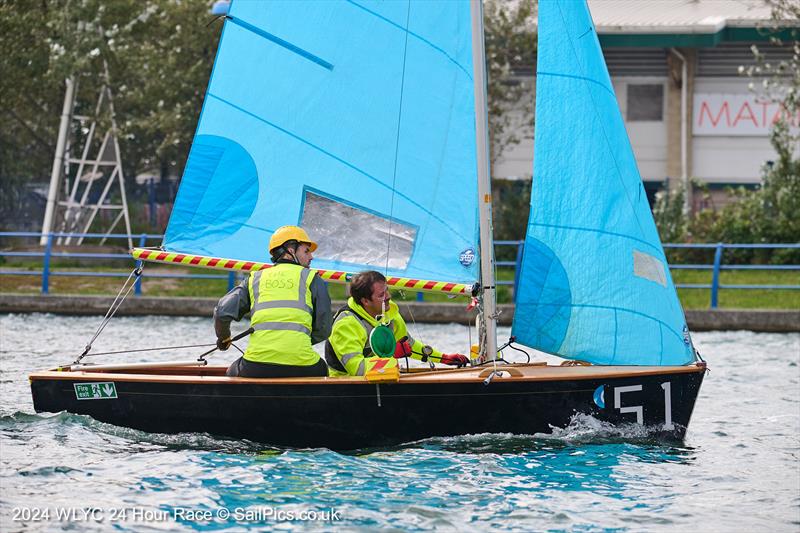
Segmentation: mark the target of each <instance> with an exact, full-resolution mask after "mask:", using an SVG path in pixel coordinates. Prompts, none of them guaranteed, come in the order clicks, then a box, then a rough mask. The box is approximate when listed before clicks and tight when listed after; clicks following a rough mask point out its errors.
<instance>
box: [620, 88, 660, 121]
mask: <svg viewBox="0 0 800 533" xmlns="http://www.w3.org/2000/svg"><path fill="white" fill-rule="evenodd" d="M627 109H628V122H643V121H662V120H664V85H662V84H636V85H634V84H629V85H628V102H627Z"/></svg>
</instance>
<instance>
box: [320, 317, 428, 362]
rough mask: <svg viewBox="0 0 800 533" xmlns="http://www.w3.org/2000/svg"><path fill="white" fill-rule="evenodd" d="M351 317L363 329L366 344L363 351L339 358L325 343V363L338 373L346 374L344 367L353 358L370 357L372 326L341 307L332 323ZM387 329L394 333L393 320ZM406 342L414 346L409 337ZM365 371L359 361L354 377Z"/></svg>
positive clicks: (328, 344) (328, 343) (331, 347)
mask: <svg viewBox="0 0 800 533" xmlns="http://www.w3.org/2000/svg"><path fill="white" fill-rule="evenodd" d="M351 316H352V317H353V318H355V319H356V320H357V321H358V323H359V324H361V327H362V328H364V333H365V334H366V336H367V342H366V343H365V345H364V349H363V350H362V351H361V352H351V353H346V354H342V355H341V356H337V355H336V351H335V350H334V349H333V346H331V343H330V341H328V342H326V343H325V362H327V363H328V366H329V367H330V368H333V369H335V370H338V371H339V372H347V369H346V368H345V365H347V363H348V362H350V360H351V359H353V358H354V357H357V356H359V355H361V356H364V357H372V348H371V347H370V345H369V334H370V333H371V332H372V330H373V329H375V328H374V326H373V325H372V324H370V323H369V322H367V320H366V319H365V318H363V317H362V316H360V315H359V314H358V313H356V312H355V311H353V310H352V309H351V308H350V307H349V306H345V307H342V308H341V309H339V311H337V312H336V315H335V316H334V319H333V323H334V324H336V322H338V321H339V320H341V319H343V318H346V317H351ZM389 327H390V328H391V329H392V332H394V320H390V321H389ZM408 341H409V343H411V344H412V345H413V344H414V339H412V338H411V336H410V335H409V336H408ZM365 370H366V369H365V366H364V361H361V363H359V365H358V370H357V371H356V374H355V375H357V376H363V375H364V372H365Z"/></svg>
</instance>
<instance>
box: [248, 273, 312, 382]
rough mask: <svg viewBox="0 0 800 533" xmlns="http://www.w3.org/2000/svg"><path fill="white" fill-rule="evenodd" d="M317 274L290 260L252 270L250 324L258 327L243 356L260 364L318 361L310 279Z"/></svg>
mask: <svg viewBox="0 0 800 533" xmlns="http://www.w3.org/2000/svg"><path fill="white" fill-rule="evenodd" d="M313 279H314V273H313V272H311V271H310V270H309V269H307V268H304V267H301V266H300V265H294V264H289V263H279V264H277V265H275V266H274V267H272V268H267V269H265V270H259V271H258V272H255V273H253V274H252V275H251V276H250V278H249V280H248V283H247V288H248V290H249V292H250V302H251V303H250V305H251V307H250V325H251V326H252V328H253V329H254V330H255V331H254V332H253V334H252V335H251V336H250V343H249V345H248V346H247V350H246V351H245V352H244V358H245V359H247V360H248V361H254V362H257V363H271V364H277V365H294V366H310V365H314V364H317V363H318V362H319V355H318V354H317V352H315V351H314V349H313V348H312V347H311V326H312V321H313V317H312V313H313V308H312V305H311V290H310V288H309V287H310V286H311V281H312V280H313Z"/></svg>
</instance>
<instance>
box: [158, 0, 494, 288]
mask: <svg viewBox="0 0 800 533" xmlns="http://www.w3.org/2000/svg"><path fill="white" fill-rule="evenodd" d="M470 31H471V30H470V12H469V3H468V2H428V1H411V2H370V1H359V2H355V1H328V0H324V1H319V2H288V1H287V2H243V1H234V2H233V3H232V5H231V7H230V11H229V14H228V16H227V19H226V22H225V26H224V28H223V34H222V38H221V41H220V45H219V50H218V52H217V58H216V61H215V64H214V70H213V73H212V76H211V80H210V82H209V85H208V91H207V93H206V97H205V101H204V103H203V110H202V114H201V118H200V122H199V124H198V127H197V132H196V135H195V138H194V141H193V144H192V149H191V153H190V154H189V159H188V162H187V165H186V169H185V172H184V175H183V178H182V181H181V186H180V190H179V193H178V197H177V199H176V202H175V206H174V210H173V213H172V217H171V219H170V222H169V227H168V229H167V234H166V238H165V242H164V248H165V249H166V250H167V251H170V252H181V253H193V254H201V255H206V256H215V257H225V258H231V259H240V260H248V261H268V252H267V243H268V241H269V237H270V235H271V234H272V233H273V232H274V230H275V229H277V228H278V227H280V226H283V225H285V224H299V225H302V226H303V227H304V228H305V229H306V230H307V231H308V232H309V233H310V235H311V236H312V238H314V239H316V240H317V241H318V243H319V249H318V250H317V252H316V253H315V260H314V263H313V266H314V267H315V268H320V269H331V270H344V271H350V272H352V271H357V270H361V269H364V268H375V269H378V270H381V271H383V272H385V273H387V274H388V275H392V276H403V277H416V278H425V279H433V280H447V281H457V282H464V283H469V282H473V281H475V280H476V279H477V278H478V261H477V258H476V255H477V250H478V247H477V244H478V243H477V241H478V230H477V207H476V205H477V184H476V177H475V175H476V157H475V111H474V97H473V82H472V59H471V35H470Z"/></svg>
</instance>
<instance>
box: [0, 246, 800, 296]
mask: <svg viewBox="0 0 800 533" xmlns="http://www.w3.org/2000/svg"><path fill="white" fill-rule="evenodd" d="M3 237H15V238H20V237H22V238H25V237H27V238H36V239H37V240H38V239H39V238H41V237H42V234H41V233H34V232H0V238H3ZM65 237H73V238H76V237H85V238H103V237H105V238H109V239H125V240H127V239H128V238H129V237H131V236H129V235H127V234H110V235H106V234H102V233H86V234H75V233H52V234H49V235H48V236H47V244H46V245H45V247H44V250H43V251H41V252H39V251H36V252H15V251H3V250H0V257H2V256H5V257H36V258H42V270H41V271H36V270H0V275H4V274H5V275H23V276H41V277H42V289H41V292H42V294H47V293H48V292H49V285H50V276H86V277H123V278H124V277H127V276H128V274H125V273H121V272H92V271H59V270H54V269H53V268H52V266H51V260H52V259H53V258H71V259H90V260H93V259H98V260H100V259H117V260H118V259H131V256H130V255H129V254H127V253H124V254H123V253H88V252H72V251H70V252H57V251H53V245H54V244H55V242H56V240H57V239H59V238H65ZM132 237H136V238H138V245H139V246H140V247H145V246H147V244H148V241H149V242H150V243H151V244H152V243H154V242H158V243H160V242H161V240H162V239H163V235H151V234H146V233H143V234H140V235H136V236H132ZM495 246H497V247H512V246H513V247H516V258H515V260H514V261H497V263H496V264H497V266H498V267H501V268H513V269H514V279H513V280H498V281H497V284H498V285H505V286H511V287H513V291H514V293H516V290H517V281H518V278H517V275H516V273H517V272H518V271H519V267H520V264H521V261H522V253H523V249H524V241H495ZM664 248H666V249H680V248H686V249H689V248H693V249H706V250H714V260H713V263H711V264H670V265H669V268H670V269H671V270H711V271H712V273H711V283H709V284H703V283H682V284H681V283H679V284H676V285H675V286H676V287H677V288H679V289H710V292H711V301H710V307H711V308H712V309H714V308H716V307H717V305H718V303H719V291H720V290H721V289H726V290H727V289H737V290H800V285H774V284H767V285H723V284H721V283H720V272H721V271H723V270H795V271H800V265H725V264H723V255H724V251H725V250H733V249H748V248H750V249H755V248H766V249H800V243H794V244H725V243H716V244H665V245H664ZM139 264H141V262H139V261H137V266H138V265H139ZM146 276H147V277H148V278H178V279H227V280H228V287H229V289H230V288H233V286H234V284H235V283H236V279H237V278H236V273H235V272H230V273H228V274H186V273H181V274H164V273H160V272H152V271H146ZM144 277H145V274H144V273H143V274H142V276H140V277H139V279H138V280H137V282H136V285H135V289H134V291H135V294H137V295H139V294H141V293H142V278H144ZM421 295H422V293H418V298H417V299H418V300H422V296H421Z"/></svg>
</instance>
